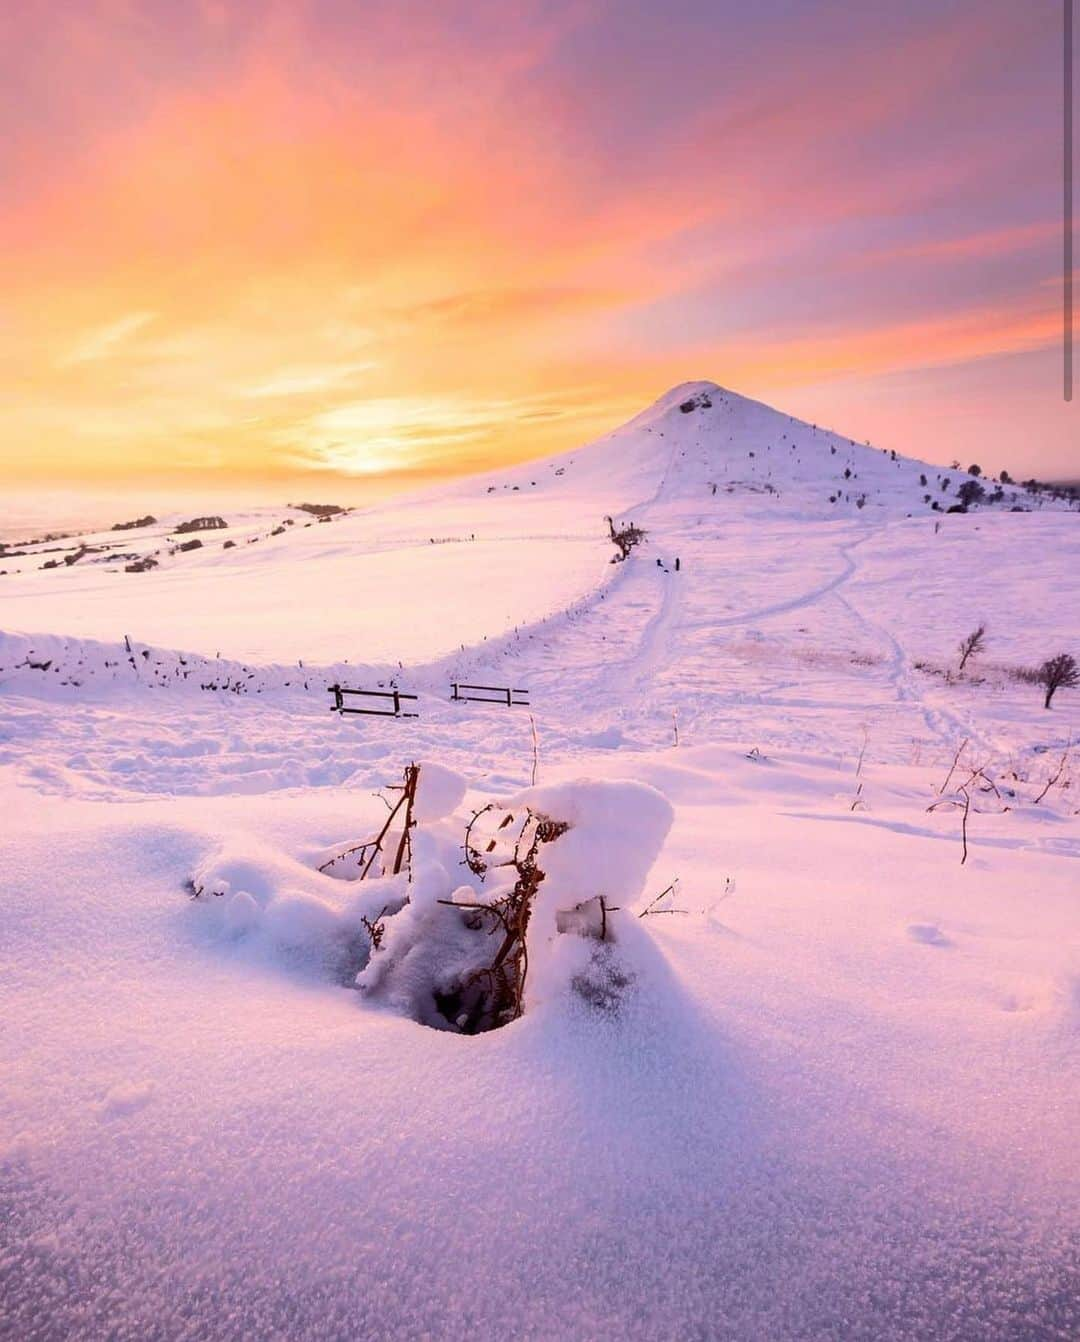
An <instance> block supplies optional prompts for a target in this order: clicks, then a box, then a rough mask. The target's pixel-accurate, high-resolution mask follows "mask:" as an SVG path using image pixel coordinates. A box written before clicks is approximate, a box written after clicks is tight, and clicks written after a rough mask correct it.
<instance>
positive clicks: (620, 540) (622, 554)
mask: <svg viewBox="0 0 1080 1342" xmlns="http://www.w3.org/2000/svg"><path fill="white" fill-rule="evenodd" d="M604 521H605V522H606V523H607V524H608V534H609V535H610V536H611V543H612V545H614V546H615V548H616V550H618V554H616V555H613V556H612V559H611V562H612V563H613V564H621V563H622V562H623V560H624V559H627V558H628V557H629V555H630V551H631V550H633V549H636V547H637V546H639V545H640V544H641V542H642V541H643V540H644V539H645V537H646V536H647V535H648V532H646V531H643V530H642V529H641V527H636V526H634V524H633V523H632V522H628V523H627V524H626V525H625V526H622V527H616V525H615V523H614V521H613V520H612V519H611V518H610V517H605V518H604Z"/></svg>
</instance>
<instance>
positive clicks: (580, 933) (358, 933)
mask: <svg viewBox="0 0 1080 1342" xmlns="http://www.w3.org/2000/svg"><path fill="white" fill-rule="evenodd" d="M465 790H466V782H465V779H464V778H462V777H461V776H460V775H459V774H455V773H453V772H452V771H451V770H449V769H445V768H443V767H441V766H439V765H434V764H412V765H409V766H408V767H407V768H406V770H405V771H404V775H403V782H402V784H401V785H400V786H399V787H397V788H395V789H393V792H392V795H393V794H394V793H396V794H397V801H396V803H394V804H393V805H391V807H390V812H389V815H388V817H387V820H386V821H385V822H384V825H383V828H382V829H381V830H380V831H379V833H378V834H377V835H375V836H373V837H372V838H370V839H368V840H366V841H364V842H362V843H359V844H347V845H336V846H335V847H333V848H332V849H323V850H319V851H312V852H309V853H307V854H306V855H305V856H306V858H307V861H306V862H304V861H299V860H297V859H296V858H294V857H289V856H286V855H284V854H281V853H278V852H276V851H274V850H273V849H271V848H269V847H267V846H265V845H254V844H253V845H250V846H244V847H242V848H235V847H224V848H222V849H220V850H219V851H218V852H216V853H214V854H212V855H210V856H208V857H207V858H206V859H205V860H204V861H203V862H201V863H200V864H199V865H198V866H197V868H196V870H195V872H194V873H193V875H192V878H191V880H190V882H189V891H190V893H191V895H192V896H193V898H194V899H195V900H196V901H197V902H198V904H199V905H200V907H202V908H204V909H205V908H206V906H209V910H212V913H211V912H210V911H209V910H207V916H209V917H210V918H211V919H212V923H211V926H212V928H214V929H215V930H216V934H217V936H219V937H220V939H222V940H223V941H225V942H226V943H230V942H232V943H240V944H241V945H243V946H244V947H245V948H246V949H247V951H248V953H250V954H255V955H256V956H262V957H264V958H271V959H277V960H283V961H285V962H287V963H289V964H291V965H294V966H303V965H307V966H309V967H311V968H314V969H315V970H316V971H317V972H319V973H321V974H329V975H330V976H331V977H333V978H335V979H336V980H338V981H339V982H343V983H348V984H350V985H353V986H355V987H356V988H358V989H359V990H360V992H361V993H362V994H363V995H364V997H365V998H366V999H367V1000H368V1001H369V1002H371V1003H372V1004H379V1005H382V1006H385V1007H388V1008H389V1009H391V1010H394V1011H397V1012H399V1013H401V1014H403V1015H407V1016H409V1017H411V1018H412V1019H414V1020H416V1021H420V1022H422V1023H423V1024H425V1025H430V1026H434V1027H436V1028H438V1029H442V1030H451V1031H457V1032H459V1033H464V1034H476V1033H480V1032H482V1031H486V1030H491V1029H494V1028H496V1027H498V1026H501V1025H505V1024H508V1023H509V1022H511V1021H513V1020H516V1019H517V1018H518V1017H519V1016H521V1015H523V1014H525V1013H526V1012H532V1011H534V1010H537V1009H538V1008H540V1007H542V1006H545V1005H546V1004H549V1003H552V1002H554V1001H556V1000H558V999H560V998H566V997H568V996H571V995H576V997H577V998H578V999H579V1000H581V1001H584V1002H585V1003H587V1004H589V1005H590V1006H591V1007H594V1008H600V1009H604V1010H608V1011H610V1010H613V1009H614V1008H615V1007H616V1006H617V1004H618V1002H619V1000H620V998H621V997H622V995H623V994H624V993H625V991H626V990H627V988H628V987H629V985H630V984H631V983H633V982H634V980H635V978H636V977H638V975H639V973H640V972H641V970H642V966H643V965H645V964H647V963H648V955H647V954H646V953H645V952H644V948H645V947H646V946H647V943H648V941H649V938H648V935H647V933H646V932H645V931H644V930H643V928H642V925H641V924H640V923H639V921H638V919H637V917H636V916H635V914H634V913H633V912H632V911H631V905H632V904H633V903H634V902H635V901H636V900H637V898H638V896H639V895H640V894H641V892H642V889H643V887H644V884H645V880H646V878H647V876H648V873H649V869H650V867H651V866H652V864H653V862H654V861H655V860H656V857H657V855H658V854H659V851H660V848H661V845H662V844H663V842H664V839H665V837H666V835H667V831H668V828H669V827H670V824H671V808H670V806H669V804H668V802H667V801H666V800H665V798H664V797H663V796H661V794H660V793H658V792H656V791H655V790H654V789H653V788H651V787H647V786H645V785H644V784H640V783H632V782H622V781H613V782H599V781H595V780H590V779H580V780H577V781H576V782H572V783H563V784H558V785H549V786H544V787H533V788H529V789H527V790H525V791H523V792H520V793H518V794H516V795H514V796H512V797H508V798H503V799H500V800H499V801H497V802H491V803H489V804H488V805H487V806H484V807H482V808H481V809H480V810H479V811H477V812H475V813H474V814H473V816H472V819H471V820H470V821H469V822H468V823H467V824H465V822H464V821H463V820H462V819H461V818H459V817H455V815H454V814H453V813H454V812H455V811H456V809H457V808H458V807H459V806H460V804H461V801H462V799H463V798H464V795H465ZM388 804H390V803H389V801H388ZM463 828H464V844H463V843H462V831H463ZM463 851H464V862H463V861H462V852H463Z"/></svg>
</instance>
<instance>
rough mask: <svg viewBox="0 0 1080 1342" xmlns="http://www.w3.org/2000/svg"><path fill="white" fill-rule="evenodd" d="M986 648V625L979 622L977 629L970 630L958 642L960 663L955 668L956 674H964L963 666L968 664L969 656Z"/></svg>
mask: <svg viewBox="0 0 1080 1342" xmlns="http://www.w3.org/2000/svg"><path fill="white" fill-rule="evenodd" d="M985 648H986V625H985V624H980V625H979V627H978V629H974V630H972V632H971V633H970V634H968V636H967V638H965V639H964V641H963V642H962V643H961V644H960V665H959V666H958V667H957V668H956V670H957V674H958V675H963V674H964V667H965V666H967V664H968V659H969V658H970V657H974V656H976V655H977V654H978V653H981V652H983V651H985Z"/></svg>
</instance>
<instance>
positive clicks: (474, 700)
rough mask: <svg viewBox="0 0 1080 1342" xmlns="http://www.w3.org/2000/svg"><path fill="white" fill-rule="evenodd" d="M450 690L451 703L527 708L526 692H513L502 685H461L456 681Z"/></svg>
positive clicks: (527, 693)
mask: <svg viewBox="0 0 1080 1342" xmlns="http://www.w3.org/2000/svg"><path fill="white" fill-rule="evenodd" d="M450 688H451V690H452V691H453V693H452V694H451V695H450V698H451V700H452V702H454V703H458V704H505V705H506V707H507V708H528V707H529V691H528V690H513V689H510V688H509V686H504V685H463V684H461V682H459V681H456V680H455V681H454V682H453V683H452V684H451V686H450ZM463 691H473V693H463Z"/></svg>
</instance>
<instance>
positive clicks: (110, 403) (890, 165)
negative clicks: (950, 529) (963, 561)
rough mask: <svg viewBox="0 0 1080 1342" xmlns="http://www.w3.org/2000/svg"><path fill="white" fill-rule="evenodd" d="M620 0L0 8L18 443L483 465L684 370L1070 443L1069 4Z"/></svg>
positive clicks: (888, 434) (567, 442)
mask: <svg viewBox="0 0 1080 1342" xmlns="http://www.w3.org/2000/svg"><path fill="white" fill-rule="evenodd" d="M627 8H628V10H630V9H633V10H634V14H633V16H632V17H633V22H632V23H631V22H628V21H627V20H628V19H629V18H630V17H631V16H630V15H629V14H625V15H621V16H620V21H619V22H618V23H616V21H615V18H616V16H614V15H613V14H612V13H611V11H610V10H608V9H607V8H605V7H604V6H602V5H598V4H597V5H594V4H588V3H586V4H577V3H575V4H570V3H567V4H556V5H550V4H548V5H540V4H532V3H528V0H521V2H520V3H516V4H514V5H512V6H499V5H494V4H490V5H489V4H486V3H473V4H470V5H466V6H456V5H435V4H434V3H424V0H409V3H403V4H397V5H386V6H383V5H374V6H372V7H371V8H370V10H365V13H364V15H363V17H362V19H361V18H360V17H359V16H358V15H357V14H356V12H355V10H353V9H352V8H351V7H346V6H343V5H339V4H335V3H331V2H330V0H326V2H325V3H314V0H312V3H297V4H288V5H285V4H282V5H277V6H273V7H271V8H270V9H268V10H264V9H263V8H261V7H253V6H249V5H247V4H243V3H241V4H236V5H230V6H214V5H209V4H203V5H194V6H191V7H183V9H180V8H179V7H176V6H172V5H168V4H165V3H161V2H159V3H153V0H145V2H144V3H135V4H117V3H113V2H112V0H94V2H93V3H88V4H86V5H84V6H81V7H80V10H79V13H78V14H76V15H71V14H65V15H64V16H63V17H61V16H60V15H59V14H57V13H55V12H53V13H51V14H50V13H48V12H46V10H45V9H44V8H43V9H42V10H41V12H38V13H30V12H23V13H15V12H13V11H8V12H7V13H5V15H4V16H3V17H2V18H0V25H2V26H0V37H2V38H3V41H2V42H0V47H2V49H3V51H4V52H5V53H6V55H5V56H3V57H0V60H2V61H3V62H4V65H5V67H6V68H5V74H6V76H7V87H8V89H9V93H8V96H7V100H6V102H5V103H4V105H3V111H2V112H0V128H2V129H3V131H4V135H3V137H2V140H3V143H4V146H5V147H4V148H3V149H2V150H0V154H2V155H3V166H4V167H5V169H6V171H5V172H4V174H3V181H4V183H5V185H4V187H3V188H2V190H3V204H4V209H3V211H2V214H0V282H2V284H3V288H4V294H5V303H4V316H3V320H2V322H0V392H2V400H0V462H2V464H3V470H4V475H5V478H6V479H8V480H9V481H18V480H22V481H29V482H33V481H41V482H56V481H58V480H70V481H79V480H85V481H96V482H99V483H100V482H107V481H110V480H130V479H132V478H143V477H145V478H155V477H159V476H164V475H168V476H176V477H187V478H193V479H194V478H209V477H222V478H225V477H229V478H238V479H252V480H256V479H264V480H265V479H273V478H281V477H289V476H293V475H297V474H300V475H302V474H305V473H318V474H320V475H322V474H325V473H339V474H344V475H370V474H376V473H381V472H387V471H391V472H395V471H406V472H420V473H424V472H428V473H445V472H447V471H453V470H463V469H471V468H483V467H485V466H490V465H492V464H497V463H498V464H501V463H503V462H508V461H512V460H518V459H522V458H525V457H529V456H536V455H541V454H544V453H546V452H551V451H555V450H559V449H562V448H566V447H570V446H572V445H573V444H574V443H575V442H578V441H581V440H583V439H587V438H588V437H590V436H594V435H595V434H597V433H599V432H601V431H603V430H604V429H606V428H609V427H612V426H613V425H614V424H616V423H617V422H619V420H620V419H623V418H626V417H628V416H629V415H631V414H633V413H635V412H636V411H637V410H638V409H640V408H641V407H642V406H643V405H644V404H645V403H647V402H648V401H649V400H650V399H652V397H654V396H656V395H657V394H659V393H660V392H662V391H663V390H664V389H665V388H666V387H668V386H670V385H672V384H675V383H678V382H682V381H685V380H686V379H687V378H692V377H709V378H714V379H716V380H717V381H720V382H722V383H724V385H727V386H730V387H732V388H734V389H736V390H739V391H741V392H744V393H746V394H749V395H754V396H759V397H761V398H762V399H767V400H771V401H772V402H773V403H776V404H778V405H779V406H780V407H781V408H783V409H785V410H789V411H791V412H792V413H796V414H804V415H808V416H811V415H812V416H813V417H814V418H819V419H821V420H823V421H828V422H831V423H833V424H834V425H835V427H837V428H839V429H842V430H843V431H845V432H850V433H852V434H855V435H858V436H863V437H868V436H873V437H874V438H875V440H876V441H880V442H882V444H883V445H888V446H893V447H896V448H897V449H899V450H906V451H910V452H912V453H917V454H919V455H922V456H928V457H934V456H936V457H937V458H938V459H947V458H948V457H950V456H952V455H953V454H954V453H960V454H962V453H963V452H965V451H968V450H970V449H971V447H974V446H975V445H976V444H978V443H982V444H984V445H987V446H984V447H983V455H984V456H987V455H990V456H993V454H994V453H999V454H1005V453H1008V459H1007V460H1006V457H1005V456H1004V455H1002V458H1001V460H1000V461H998V460H997V459H996V458H995V459H994V460H992V461H991V463H990V464H991V466H992V467H999V466H1001V465H1008V466H1009V468H1010V469H1011V470H1013V472H1014V473H1016V472H1018V471H1023V470H1032V471H1038V472H1039V473H1047V474H1052V473H1053V472H1054V471H1061V470H1063V469H1065V468H1066V462H1067V446H1066V445H1067V444H1068V443H1069V442H1070V441H1071V437H1072V433H1073V431H1074V426H1073V424H1072V422H1071V421H1070V420H1069V419H1067V418H1066V414H1067V412H1066V411H1065V410H1063V409H1062V407H1061V406H1060V405H1059V404H1057V402H1056V400H1055V396H1056V390H1057V389H1056V384H1055V383H1054V382H1053V380H1052V378H1051V377H1050V376H1049V374H1048V373H1047V371H1046V370H1048V369H1049V368H1050V367H1051V365H1052V363H1053V362H1054V360H1056V359H1057V358H1058V355H1057V351H1056V348H1055V346H1056V342H1057V341H1058V339H1059V338H1060V317H1059V315H1058V314H1059V291H1058V287H1057V286H1058V285H1059V284H1060V272H1059V267H1060V260H1059V256H1058V250H1059V249H1058V246H1057V236H1056V234H1055V232H1054V227H1053V208H1054V207H1053V205H1052V204H1051V200H1050V196H1049V194H1048V192H1047V191H1046V189H1045V187H1046V183H1044V182H1043V177H1044V176H1047V177H1049V179H1050V184H1051V185H1052V184H1053V180H1054V179H1053V174H1052V169H1049V168H1048V167H1047V165H1046V163H1044V162H1042V161H1041V160H1040V159H1039V157H1038V154H1035V153H1032V151H1031V149H1030V145H1029V143H1028V137H1029V136H1030V132H1031V125H1030V122H1031V121H1032V120H1033V119H1034V120H1036V121H1037V120H1038V119H1039V117H1041V116H1044V115H1046V109H1045V108H1044V107H1043V106H1042V104H1041V103H1040V102H1039V98H1038V95H1037V76H1038V72H1039V70H1040V68H1041V63H1043V62H1045V60H1046V59H1047V51H1048V50H1050V51H1052V49H1053V32H1052V28H1051V26H1050V25H1049V24H1047V25H1043V26H1040V24H1039V23H1038V22H1035V21H1033V20H1032V19H1031V17H1030V16H1028V17H1027V18H1023V16H1017V15H1015V13H1013V12H1011V11H1010V8H1009V6H1008V5H1006V4H1004V3H1000V4H999V3H996V2H995V3H991V4H988V5H986V4H984V5H982V6H980V7H975V6H973V5H968V6H960V7H959V8H960V9H964V10H965V14H963V15H961V14H959V13H956V12H953V11H950V13H949V14H948V15H942V14H941V13H940V12H938V10H937V9H936V7H934V6H932V5H930V4H928V3H927V4H921V3H920V4H917V5H914V6H912V7H910V12H909V13H907V14H905V15H904V16H894V17H893V18H891V19H890V20H889V21H888V22H887V23H885V30H884V31H883V30H882V24H883V20H882V16H881V15H878V16H876V17H874V18H873V22H871V21H870V19H869V18H868V17H867V16H865V15H864V16H862V17H861V18H860V15H859V11H857V10H856V9H854V8H850V9H849V10H848V11H847V14H846V23H845V25H844V34H845V45H844V46H843V48H842V49H841V50H837V49H836V48H835V43H834V41H833V38H834V37H835V24H836V22H837V16H836V14H835V12H834V11H833V10H831V9H829V10H827V9H825V8H824V7H822V8H820V9H819V8H818V7H817V6H807V7H806V9H805V12H804V13H803V14H802V15H801V16H800V17H799V18H798V19H797V20H796V21H795V30H793V32H792V33H791V37H792V38H796V37H797V38H798V42H796V43H795V44H794V48H793V46H792V44H791V43H790V42H789V43H787V44H785V45H784V46H780V45H770V38H769V32H770V31H771V29H770V25H769V22H768V16H767V15H763V16H759V17H758V18H754V17H750V16H747V15H745V14H742V12H741V11H736V10H735V9H734V8H733V9H732V10H731V12H730V13H727V14H726V15H725V16H724V21H723V23H720V22H719V21H718V17H717V13H716V7H715V6H705V5H704V4H699V5H695V4H692V3H686V4H683V5H680V6H676V7H675V9H674V10H673V11H672V12H671V13H667V14H665V15H663V16H660V15H658V14H656V12H655V11H654V10H653V9H651V8H650V7H648V6H645V5H642V6H640V10H639V7H637V6H633V5H632V6H628V7H627ZM767 8H768V6H766V9H767ZM841 8H843V7H841ZM830 35H832V36H830ZM690 39H693V40H692V41H691V40H690ZM658 43H659V44H660V45H659V48H658V46H657V44H658ZM733 44H735V45H737V46H741V47H742V48H743V49H746V50H754V51H756V52H757V55H758V62H757V65H756V67H755V68H756V69H757V72H758V73H757V75H756V76H755V78H753V79H752V78H750V77H749V75H748V73H747V71H746V69H745V68H744V64H743V63H741V62H740V63H737V64H733V63H732V55H731V52H732V49H733ZM961 47H962V50H963V68H962V70H960V69H959V68H958V65H957V59H958V51H959V50H960V49H961ZM1002 49H1008V50H1009V51H1010V70H1009V75H1008V78H1007V79H1005V77H1004V76H1003V75H1002V72H1001V68H1000V54H999V53H1000V51H1001V50H1002ZM657 50H660V51H661V52H664V53H666V55H665V56H664V59H663V60H660V59H659V58H658V57H657V54H656V53H657ZM675 53H677V57H676V55H675ZM857 58H858V59H857ZM763 72H767V78H765V77H764V75H763ZM961 79H962V80H963V81H966V82H965V83H964V89H965V90H966V93H965V94H964V97H963V98H961V97H960V94H959V93H958V81H960V80H961ZM1003 80H1004V83H1003V82H1002V81H1003ZM837 81H842V87H843V96H842V97H841V96H840V95H839V94H838V93H837V91H836V90H837V87H838V84H837ZM988 89H993V90H994V93H995V96H997V95H999V94H1007V95H1008V98H1007V99H1006V101H1007V102H1008V107H1009V109H1010V110H1009V111H1008V112H1007V113H1004V112H1003V113H1002V116H1003V117H1006V116H1007V118H1008V120H1009V124H1008V125H1006V124H1005V121H1002V123H1001V125H1000V126H998V127H991V126H990V125H989V124H988V121H987V117H988V104H986V103H984V102H980V100H979V95H981V94H984V93H986V91H987V90H988ZM965 99H967V101H965ZM969 103H970V104H971V105H970V106H969ZM975 104H978V105H977V106H976V105H975ZM958 109H959V110H958ZM928 133H932V134H934V135H936V136H937V137H938V138H937V141H936V144H937V148H936V151H935V152H934V153H928V151H927V149H926V143H927V141H926V136H927V134H928ZM1025 180H1026V181H1027V182H1028V184H1029V186H1030V189H1029V190H1028V191H1027V193H1026V195H1025V193H1024V191H1022V190H1021V189H1020V187H1022V186H1023V182H1024V181H1025ZM1006 183H1007V184H1008V189H1006ZM1020 200H1024V201H1026V204H1025V205H1024V206H1023V207H1022V208H1021V206H1019V205H1018V203H1017V202H1018V201H1020ZM1043 379H1045V384H1046V385H1045V389H1044V388H1043ZM973 388H975V389H977V390H976V391H975V392H973V391H972V389H973ZM962 398H964V399H963V400H962ZM973 406H975V407H977V408H978V413H977V414H973V413H972V407H973ZM1020 424H1023V425H1024V426H1025V428H1026V429H1027V431H1028V432H1027V434H1026V436H1025V435H1023V434H1020V433H1018V425H1020ZM913 434H918V440H917V441H913V440H912V435H913Z"/></svg>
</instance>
